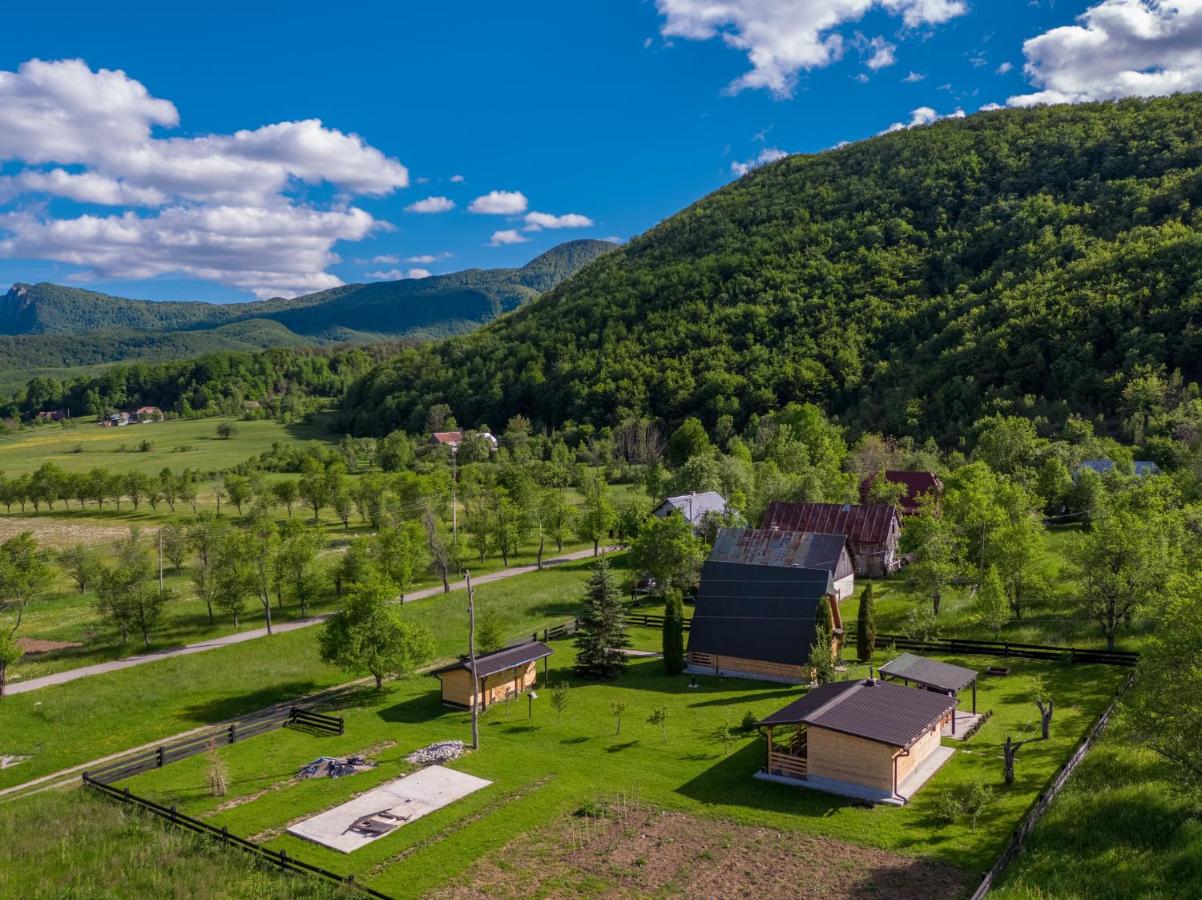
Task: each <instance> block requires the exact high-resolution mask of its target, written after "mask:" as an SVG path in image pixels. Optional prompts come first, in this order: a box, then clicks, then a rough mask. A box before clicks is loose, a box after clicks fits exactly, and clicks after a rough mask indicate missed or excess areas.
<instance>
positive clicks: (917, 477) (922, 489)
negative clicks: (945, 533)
mask: <svg viewBox="0 0 1202 900" xmlns="http://www.w3.org/2000/svg"><path fill="white" fill-rule="evenodd" d="M885 480H886V481H892V482H894V483H896V484H904V485H905V486H906V495H905V496H904V497H902V499H901V506H902V509H904V510H905V511H906V512H908V513H912V512H918V510H919V504H918V501H919V498H921V497H922V496H923V495H924V494H933V495H935V496H936V497H938V496H941V495H942V494H943V482H942V481H940V480H939V476H938V475H936V474H935V473H934V472H903V471H901V470H899V469H889V470H887V471H886V472H885ZM874 481H876V475H869V476H868V477H867V478H865V479H864V480H863V481H862V482H861V483H860V499H861V500H867V499H868V491H869V490H870V489H871V488H872V483H873V482H874Z"/></svg>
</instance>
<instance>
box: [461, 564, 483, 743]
mask: <svg viewBox="0 0 1202 900" xmlns="http://www.w3.org/2000/svg"><path fill="white" fill-rule="evenodd" d="M463 575H464V577H465V578H466V579H467V622H468V627H467V658H468V663H469V665H470V666H471V669H472V749H473V750H478V749H480V682H479V681H478V680H477V678H476V590H475V588H473V587H472V573H471V571H470V570H468V569H464V571H463Z"/></svg>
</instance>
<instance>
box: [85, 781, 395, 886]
mask: <svg viewBox="0 0 1202 900" xmlns="http://www.w3.org/2000/svg"><path fill="white" fill-rule="evenodd" d="M83 782H84V784H85V785H87V786H88V787H90V788H92V789H93V790H96V791H99V792H100V793H102V794H106V795H107V796H109V797H112V798H113V799H115V800H120V801H121V802H122V803H127V804H130V805H132V806H134V807H137V808H138V809H144V810H146V811H147V812H149V813H151V814H152V815H155V816H158V817H159V818H161V819H163V820H164V821H166V822H168V823H170V824H171V825H173V826H175V827H177V828H184V829H187V830H188V831H191V832H193V833H194V834H200V835H204V836H206V837H209V838H212V839H213V840H215V841H219V842H220V843H221V845H222V846H224V847H234V848H237V849H238V850H242V851H244V852H246V853H249V854H250V855H251V856H253V857H255V858H256V859H259V860H261V861H263V862H266V863H268V864H270V865H273V866H276V867H277V868H279V869H282V870H283V871H286V872H296V873H299V874H302V875H312V876H316V877H318V878H322V879H324V880H326V881H330V882H334V883H336V884H339V885H345V886H347V887H350V888H353V889H355V890H357V891H358V892H359V893H361V894H363V895H364V896H367V897H376V898H379V900H392V898H391V897H389V895H388V894H382V893H380V892H379V891H377V890H373V889H372V888H369V887H367V886H366V885H361V884H358V883H357V882H356V881H355V876H354V875H347V876H342V875H338V874H336V873H334V872H331V871H329V870H328V869H323V868H321V866H314V865H311V864H310V863H307V862H305V861H303V860H300V859H294V858H293V857H291V856H289V855H288V852H287V851H286V850H271V849H269V848H267V847H263V846H260V845H259V844H256V843H255V842H254V841H248V840H247V839H246V838H243V837H239V836H238V835H236V834H230V832H229V829H228V828H227V827H225V826H222V827H221V828H217V827H215V826H213V825H210V824H209V823H208V822H202V821H201V820H200V819H194V818H192V817H191V816H186V815H184V814H183V813H181V812H179V811H178V810H176V808H175V807H174V806H170V807H168V806H162V805H161V804H158V803H155V802H154V801H153V800H147V799H146V798H145V797H139V796H138V795H137V794H134V793H131V792H130V790H129V788H124V789H122V788H118V787H114V786H113V785H111V784H107V783H105V782H103V781H100V780H98V779H96V778H93V777H92V776H91V775H90V774H89V773H87V772H84V774H83Z"/></svg>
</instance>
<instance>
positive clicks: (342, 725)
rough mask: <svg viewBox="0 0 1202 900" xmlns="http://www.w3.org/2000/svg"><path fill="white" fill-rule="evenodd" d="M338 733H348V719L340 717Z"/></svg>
mask: <svg viewBox="0 0 1202 900" xmlns="http://www.w3.org/2000/svg"><path fill="white" fill-rule="evenodd" d="M338 733H339V734H340V735H341V734H345V733H346V719H344V718H343V717H342V716H339V717H338Z"/></svg>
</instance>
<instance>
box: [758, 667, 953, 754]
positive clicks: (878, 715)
mask: <svg viewBox="0 0 1202 900" xmlns="http://www.w3.org/2000/svg"><path fill="white" fill-rule="evenodd" d="M955 707H956V701H955V698H953V697H948V696H946V695H944V694H935V693H932V692H931V691H923V690H919V689H918V688H909V687H902V686H901V685H899V684H890V683H889V682H887V681H880V680H876V681H870V680H863V681H836V682H834V683H833V684H824V685H821V686H819V687H816V688H814V689H813V690H811V691H810V692H809V693H808V694H806V695H805V696H804V697H802V698H801V699H800V700H794V701H793V702H792V703H790V704H789V705H788V706H786V707H784V708H783V709H779V710H777V711H776V712H774V713H773V714H772V715H770V716H768V718H766V719H764V720H762V721H761V722H760V723H759V724H761V725H808V726H813V727H814V728H827V729H829V730H831V731H838V732H841V733H842V734H850V735H852V736H854V737H860V738H864V739H865V740H869V741H876V742H877V743H881V744H888V745H889V746H891V747H903V748H904V747H909V746H911V745H912V744H913V743H914V742H915V741H917V740H918V739H919V738H920V737H922V736H923V735H924V734H926V733H927V731H929V730H930V728H931V726H933V725H934V724H935V723H936V722H938V721H939V720H940V719H942V718H943V717H944V716H945V715H947V714H948V713H949V712H951V710H953V709H955Z"/></svg>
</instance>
